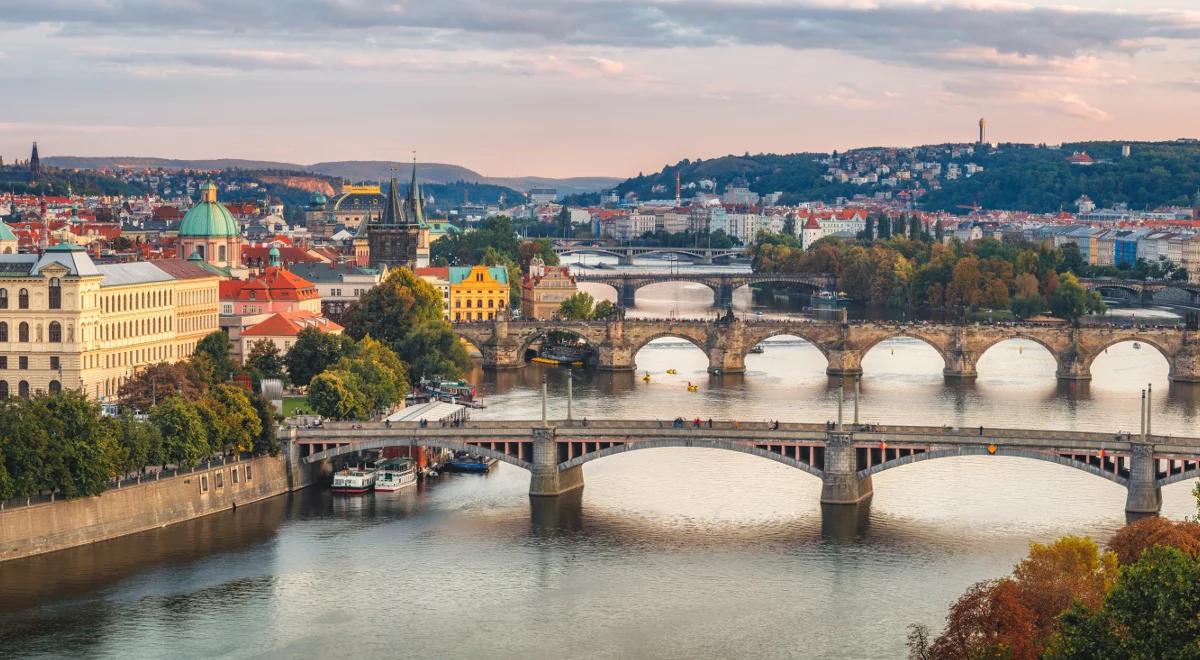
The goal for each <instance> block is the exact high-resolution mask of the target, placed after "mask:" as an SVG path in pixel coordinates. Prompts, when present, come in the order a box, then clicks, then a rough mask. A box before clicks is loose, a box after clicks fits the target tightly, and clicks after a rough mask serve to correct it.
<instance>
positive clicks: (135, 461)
mask: <svg viewBox="0 0 1200 660" xmlns="http://www.w3.org/2000/svg"><path fill="white" fill-rule="evenodd" d="M120 425H121V428H120V433H119V435H118V439H119V442H120V444H121V448H122V449H123V452H122V457H123V459H124V461H123V463H122V465H120V466H119V467H120V468H121V472H123V473H129V472H136V471H139V470H145V469H146V467H147V466H149V465H156V464H159V465H161V464H162V463H164V462H165V460H164V459H163V440H162V435H161V434H160V433H159V432H158V428H157V427H156V426H154V425H153V424H150V423H147V422H143V421H140V420H137V419H134V418H133V417H132V416H130V415H125V416H123V417H121V421H120Z"/></svg>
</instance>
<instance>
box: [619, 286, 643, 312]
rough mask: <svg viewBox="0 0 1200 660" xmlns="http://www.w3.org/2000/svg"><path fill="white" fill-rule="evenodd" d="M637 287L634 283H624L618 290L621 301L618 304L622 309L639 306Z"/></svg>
mask: <svg viewBox="0 0 1200 660" xmlns="http://www.w3.org/2000/svg"><path fill="white" fill-rule="evenodd" d="M637 290H638V288H637V285H636V284H634V283H632V282H624V283H622V284H621V288H620V289H619V290H618V292H617V295H618V297H619V298H620V300H619V301H618V302H617V304H619V305H620V306H621V307H625V308H630V307H634V306H636V305H637Z"/></svg>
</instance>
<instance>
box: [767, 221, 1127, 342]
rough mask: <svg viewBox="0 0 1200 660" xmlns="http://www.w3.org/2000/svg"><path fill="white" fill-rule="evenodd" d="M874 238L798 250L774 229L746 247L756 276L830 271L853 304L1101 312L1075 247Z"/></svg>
mask: <svg viewBox="0 0 1200 660" xmlns="http://www.w3.org/2000/svg"><path fill="white" fill-rule="evenodd" d="M912 233H913V234H916V235H917V236H918V237H917V238H910V236H909V234H907V233H906V234H903V235H894V234H893V235H891V236H889V237H888V238H877V239H874V240H855V241H847V240H838V239H834V238H823V239H821V240H819V241H817V242H815V243H814V244H813V245H811V246H810V247H809V249H808V250H804V249H803V248H802V247H801V246H800V244H799V242H798V241H797V240H796V239H794V238H792V237H790V236H783V235H780V234H765V233H764V234H760V235H759V240H758V241H757V244H756V245H755V246H753V248H752V251H753V252H752V257H753V267H754V271H755V272H757V273H831V274H833V275H835V276H836V277H837V285H838V289H839V290H841V291H844V292H845V293H846V294H847V295H849V296H850V297H851V298H853V299H854V300H856V301H859V302H862V303H865V304H870V305H888V306H893V307H905V306H918V307H922V306H924V307H929V308H932V309H941V310H948V311H950V312H953V313H955V314H958V315H965V314H967V313H969V312H973V311H977V310H983V309H987V310H992V311H997V310H1000V311H1006V312H1011V314H1012V315H1013V316H1015V317H1018V318H1028V317H1030V316H1035V315H1038V314H1042V313H1045V312H1047V311H1049V312H1052V313H1053V314H1054V315H1056V316H1059V317H1062V318H1066V319H1072V320H1074V319H1078V318H1079V317H1081V316H1084V315H1086V314H1092V313H1103V312H1104V311H1106V306H1105V304H1104V301H1102V300H1101V299H1100V295H1099V293H1096V292H1091V293H1089V292H1087V291H1086V290H1084V288H1083V286H1082V285H1081V284H1080V283H1079V279H1078V274H1079V273H1080V272H1081V271H1083V270H1084V267H1085V266H1086V264H1085V263H1084V261H1083V259H1082V258H1081V257H1080V254H1079V249H1078V246H1076V245H1074V244H1070V243H1068V244H1066V245H1063V246H1062V247H1058V248H1054V247H1052V246H1051V245H1050V244H1049V243H1048V242H1043V243H1041V244H1033V243H1028V242H1024V241H1021V242H1009V241H1000V240H997V239H994V238H984V239H980V240H977V241H971V242H969V243H962V242H961V241H959V240H957V239H951V240H950V241H949V242H945V243H943V242H938V241H935V240H933V237H932V236H930V235H929V233H928V232H923V231H920V229H919V228H915V231H913V232H912Z"/></svg>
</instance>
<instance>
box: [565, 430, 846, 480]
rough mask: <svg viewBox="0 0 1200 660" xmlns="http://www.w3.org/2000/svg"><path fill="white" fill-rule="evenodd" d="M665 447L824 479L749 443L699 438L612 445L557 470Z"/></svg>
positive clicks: (812, 470)
mask: <svg viewBox="0 0 1200 660" xmlns="http://www.w3.org/2000/svg"><path fill="white" fill-rule="evenodd" d="M666 447H690V448H693V449H723V450H726V451H736V452H741V453H743V454H750V455H751V456H758V457H760V458H765V459H767V460H771V461H775V462H776V463H782V464H784V465H787V466H789V467H794V468H796V469H798V470H802V471H804V472H807V473H808V474H811V475H812V476H814V477H817V478H818V479H821V478H823V477H824V472H822V471H821V470H819V469H817V468H815V467H813V466H812V465H809V464H807V463H803V462H801V461H798V460H796V459H794V458H790V457H788V456H784V455H782V454H778V453H775V452H773V451H768V450H766V449H763V448H761V447H758V446H755V445H752V444H749V443H744V442H733V441H728V440H712V439H701V438H669V437H668V438H661V439H657V440H646V441H640V442H628V443H624V444H620V445H614V446H612V447H608V448H606V449H600V450H597V451H593V452H589V453H587V454H582V455H580V456H576V457H575V458H572V459H571V460H569V461H564V462H562V463H559V464H558V469H559V470H566V469H569V468H573V467H577V466H580V465H583V464H584V463H590V462H592V461H595V460H598V459H601V458H605V457H607V456H613V455H616V454H623V453H625V452H629V451H637V450H639V449H662V448H666Z"/></svg>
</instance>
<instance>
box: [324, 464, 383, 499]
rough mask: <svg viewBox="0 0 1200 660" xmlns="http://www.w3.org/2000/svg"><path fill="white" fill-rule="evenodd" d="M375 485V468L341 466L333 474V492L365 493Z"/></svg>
mask: <svg viewBox="0 0 1200 660" xmlns="http://www.w3.org/2000/svg"><path fill="white" fill-rule="evenodd" d="M374 486H375V468H365V467H357V468H343V469H341V470H338V471H337V472H335V473H334V475H333V492H335V493H349V494H358V493H365V492H367V491H369V490H371V488H373V487H374Z"/></svg>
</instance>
